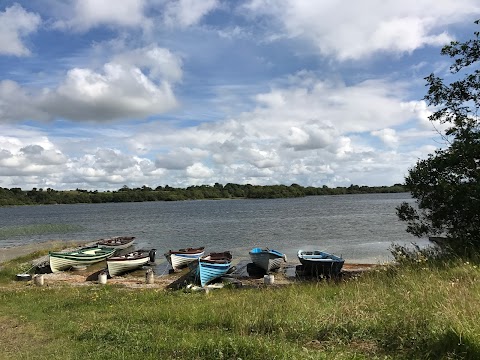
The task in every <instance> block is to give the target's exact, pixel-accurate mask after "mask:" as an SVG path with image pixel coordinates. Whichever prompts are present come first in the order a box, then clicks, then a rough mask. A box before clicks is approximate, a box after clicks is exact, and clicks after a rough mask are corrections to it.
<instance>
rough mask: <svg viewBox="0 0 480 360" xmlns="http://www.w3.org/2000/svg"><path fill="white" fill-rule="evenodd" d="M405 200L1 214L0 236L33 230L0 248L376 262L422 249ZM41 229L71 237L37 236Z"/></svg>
mask: <svg viewBox="0 0 480 360" xmlns="http://www.w3.org/2000/svg"><path fill="white" fill-rule="evenodd" d="M403 201H412V200H411V198H410V195H409V194H406V193H402V194H366V195H341V196H309V197H305V198H294V199H273V200H204V201H199V200H197V201H179V202H143V203H120V204H118V203H109V204H75V205H48V206H17V207H0V229H4V230H5V229H6V230H8V229H12V228H15V229H21V228H22V227H27V228H30V229H34V230H31V231H29V232H28V234H12V235H10V236H3V238H0V247H9V246H15V245H22V244H28V243H36V242H44V241H49V240H87V241H94V240H97V239H99V238H105V237H110V236H135V237H136V238H137V239H136V240H137V241H136V248H147V249H150V248H156V249H157V251H158V255H157V262H163V261H165V259H164V257H163V256H161V255H162V254H163V253H164V252H165V251H167V250H169V249H178V248H182V247H196V246H205V247H206V249H205V250H206V251H207V252H210V251H225V250H230V251H232V253H233V256H234V259H235V260H237V261H239V260H244V259H248V251H249V250H250V249H251V248H252V247H256V246H259V247H269V248H271V249H277V250H280V251H282V252H284V253H285V254H286V255H287V257H288V258H289V260H293V261H295V260H296V253H297V250H298V249H306V250H312V249H321V250H324V251H327V252H331V253H335V254H337V255H342V256H343V257H344V258H345V260H346V261H349V262H365V263H366V262H370V263H378V262H384V261H388V260H390V252H389V251H388V248H389V247H390V245H391V244H392V243H399V244H409V243H411V242H415V243H417V244H419V245H422V242H423V243H425V242H426V240H422V239H418V238H415V237H413V236H411V235H409V234H408V233H406V232H405V228H406V224H405V223H402V222H400V221H399V220H398V219H397V217H396V214H395V207H396V206H398V205H399V204H400V203H401V202H403ZM44 224H53V225H55V226H57V225H58V227H59V228H62V226H63V227H65V228H70V229H72V228H73V231H68V232H65V231H64V232H63V233H61V232H62V231H60V233H56V234H55V233H41V232H42V231H38V232H37V233H36V231H35V229H36V228H38V229H42V225H44ZM7 233H8V232H7Z"/></svg>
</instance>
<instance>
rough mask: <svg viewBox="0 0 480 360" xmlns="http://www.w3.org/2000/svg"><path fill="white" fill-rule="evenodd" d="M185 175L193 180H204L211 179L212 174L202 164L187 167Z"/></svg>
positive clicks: (211, 171) (210, 170)
mask: <svg viewBox="0 0 480 360" xmlns="http://www.w3.org/2000/svg"><path fill="white" fill-rule="evenodd" d="M186 174H187V176H188V177H190V178H193V179H206V178H209V177H212V176H213V174H214V172H213V170H212V169H210V168H208V167H207V166H205V165H204V164H202V163H195V164H193V165H191V166H189V167H187V169H186Z"/></svg>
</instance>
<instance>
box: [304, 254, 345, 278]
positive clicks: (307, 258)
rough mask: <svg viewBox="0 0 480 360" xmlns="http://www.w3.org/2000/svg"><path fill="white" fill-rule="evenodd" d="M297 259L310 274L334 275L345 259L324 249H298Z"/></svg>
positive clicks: (338, 271)
mask: <svg viewBox="0 0 480 360" xmlns="http://www.w3.org/2000/svg"><path fill="white" fill-rule="evenodd" d="M297 256H298V260H300V262H301V263H302V265H303V267H304V269H305V270H306V271H307V272H310V273H311V274H312V275H316V276H318V275H325V276H336V275H338V274H340V271H341V270H342V267H343V264H344V263H345V260H344V259H343V258H341V257H339V256H336V255H332V254H329V253H327V252H324V251H318V250H315V251H306V250H298V253H297Z"/></svg>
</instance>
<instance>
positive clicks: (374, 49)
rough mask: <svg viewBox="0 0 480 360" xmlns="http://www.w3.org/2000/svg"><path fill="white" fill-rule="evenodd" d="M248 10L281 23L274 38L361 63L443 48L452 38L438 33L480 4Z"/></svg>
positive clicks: (256, 6) (302, 4)
mask: <svg viewBox="0 0 480 360" xmlns="http://www.w3.org/2000/svg"><path fill="white" fill-rule="evenodd" d="M243 8H244V9H246V10H247V11H248V13H249V14H251V15H252V16H261V15H265V16H267V17H269V18H272V19H274V20H275V22H276V23H279V24H280V29H279V30H278V31H280V34H278V31H277V34H275V35H272V34H270V38H273V39H274V38H275V37H276V38H278V37H281V36H285V37H289V38H304V39H307V40H308V41H309V42H310V43H311V44H312V45H313V46H314V47H316V48H317V49H318V51H319V52H320V53H321V54H323V55H327V56H333V57H335V58H338V59H340V60H347V59H353V60H355V59H361V58H365V57H369V56H372V55H373V54H375V53H378V52H394V53H405V52H411V51H413V50H415V49H418V48H420V47H423V46H427V45H443V44H445V43H447V42H448V41H449V40H451V36H450V35H449V34H447V33H446V32H444V31H442V30H438V29H441V28H444V27H445V25H448V24H453V23H455V22H457V21H459V20H460V19H463V20H466V19H470V18H471V16H472V14H474V13H478V12H479V10H480V5H479V3H478V2H477V1H475V0H462V1H455V2H448V1H440V2H439V1H436V0H425V1H416V0H406V1H401V2H399V1H380V2H379V1H376V0H368V1H362V2H354V3H349V4H348V6H345V4H344V3H343V2H342V1H340V0H338V1H327V2H325V1H323V2H318V1H313V0H312V1H297V0H286V1H282V2H278V1H275V0H251V1H250V2H248V3H247V4H245V6H244V7H243ZM282 33H283V34H282Z"/></svg>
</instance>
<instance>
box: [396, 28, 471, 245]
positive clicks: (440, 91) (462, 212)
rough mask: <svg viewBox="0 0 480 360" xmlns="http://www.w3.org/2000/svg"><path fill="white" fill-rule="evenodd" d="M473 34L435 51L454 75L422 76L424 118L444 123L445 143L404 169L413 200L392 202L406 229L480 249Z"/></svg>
mask: <svg viewBox="0 0 480 360" xmlns="http://www.w3.org/2000/svg"><path fill="white" fill-rule="evenodd" d="M475 24H477V25H478V24H479V20H477V21H475ZM474 35H475V36H474V38H473V39H471V40H468V41H465V42H458V41H455V42H451V43H450V45H447V46H445V47H443V49H442V51H441V54H442V55H447V56H450V58H452V59H453V64H452V65H451V67H450V71H451V73H452V74H453V76H452V78H453V79H454V80H452V81H451V82H450V83H446V82H445V81H444V80H443V79H441V78H439V77H437V76H436V75H434V74H431V75H429V76H427V77H426V78H425V80H426V81H427V86H428V93H427V95H426V96H425V97H424V99H425V100H426V102H427V103H428V105H430V106H433V107H434V113H433V114H432V115H431V116H430V118H429V119H430V121H440V122H441V123H443V124H446V126H447V129H446V130H445V132H444V133H442V136H443V139H444V140H445V145H446V146H445V148H443V149H439V150H437V151H435V153H434V154H430V155H429V156H428V158H427V159H424V160H419V161H418V162H417V164H416V165H415V166H414V167H413V168H412V169H410V170H409V173H408V176H407V177H406V179H405V180H406V181H405V185H406V187H407V190H409V191H410V192H411V194H412V196H413V198H414V199H416V206H411V205H410V204H408V203H402V204H401V205H400V206H399V207H397V214H398V216H399V218H400V219H401V220H403V221H406V222H407V231H408V232H410V233H412V234H414V235H416V236H419V237H420V236H425V235H438V234H442V235H446V236H447V237H448V238H450V239H451V241H450V244H452V246H453V247H454V249H455V250H457V251H461V252H463V253H465V252H466V251H467V252H468V251H470V250H479V249H480V183H479V180H480V131H479V130H480V129H479V125H480V124H479V117H478V116H479V113H478V111H479V108H480V93H479V91H480V70H479V65H480V61H479V60H480V38H479V36H480V33H479V32H478V31H477V32H475V33H474Z"/></svg>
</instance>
